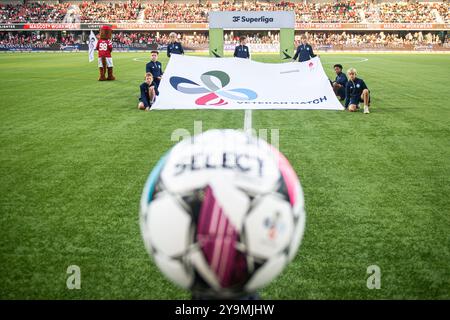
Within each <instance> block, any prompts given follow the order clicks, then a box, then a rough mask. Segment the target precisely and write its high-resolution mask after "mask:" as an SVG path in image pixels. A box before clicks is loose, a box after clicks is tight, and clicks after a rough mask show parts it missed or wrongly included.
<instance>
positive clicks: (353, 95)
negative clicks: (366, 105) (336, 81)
mask: <svg viewBox="0 0 450 320" xmlns="http://www.w3.org/2000/svg"><path fill="white" fill-rule="evenodd" d="M364 89H367V90H369V88H367V86H366V83H365V82H364V80H363V79H359V78H355V80H354V81H352V80H348V82H347V84H346V86H345V105H344V107H345V109H347V108H348V106H349V105H350V104H356V105H357V106H358V105H359V103H360V102H364V100H363V99H361V95H362V92H363V90H364ZM369 101H370V99H369Z"/></svg>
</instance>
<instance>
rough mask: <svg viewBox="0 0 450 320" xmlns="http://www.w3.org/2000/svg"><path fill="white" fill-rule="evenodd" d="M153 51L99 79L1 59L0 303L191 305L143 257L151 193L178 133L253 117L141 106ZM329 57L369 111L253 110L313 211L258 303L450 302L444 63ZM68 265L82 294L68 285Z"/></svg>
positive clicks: (449, 122) (30, 58)
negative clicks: (348, 74)
mask: <svg viewBox="0 0 450 320" xmlns="http://www.w3.org/2000/svg"><path fill="white" fill-rule="evenodd" d="M161 56H162V57H161V59H160V60H161V61H162V63H163V65H164V66H165V65H166V63H167V59H166V58H165V54H162V55H161ZM148 57H149V54H146V53H115V54H114V63H115V66H116V68H115V72H116V77H117V79H118V80H117V81H114V82H98V81H97V76H98V72H97V66H96V63H95V62H94V63H91V64H89V63H88V61H87V53H78V54H76V53H74V54H47V53H34V54H33V53H32V54H29V53H28V54H1V55H0V79H1V86H0V97H1V99H0V240H1V241H0V298H1V299H12V298H14V299H16V298H25V299H35V298H42V299H55V298H62V299H183V298H189V297H190V295H189V294H188V293H187V292H186V291H184V290H182V289H179V288H178V287H176V286H174V285H172V284H171V283H170V282H169V281H168V280H166V279H165V278H164V277H163V276H162V274H161V273H160V272H159V271H158V269H157V268H156V267H155V265H154V264H153V262H152V261H151V260H150V258H149V256H148V255H147V253H146V251H145V249H144V245H143V242H142V240H141V236H140V230H139V224H138V204H139V199H140V196H141V191H142V188H143V185H144V182H145V180H146V178H147V175H148V174H149V172H150V171H151V169H152V168H153V166H154V165H155V164H156V162H157V160H158V159H159V158H160V156H161V155H162V154H163V153H164V152H165V151H166V150H167V149H168V148H170V147H171V146H172V145H173V144H174V142H172V141H171V139H170V137H171V133H172V131H173V130H174V129H176V128H185V129H188V130H189V131H191V132H192V131H193V126H194V121H195V120H201V121H203V129H204V130H206V129H209V128H242V126H243V118H244V111H210V110H206V111H200V110H196V111H154V112H143V111H138V110H137V109H136V106H137V96H138V85H139V84H140V83H141V82H142V80H143V75H144V71H145V67H144V66H145V61H146V60H147V58H148ZM255 60H259V61H265V62H277V61H278V57H277V56H275V55H255ZM321 60H322V62H323V64H324V67H325V68H326V72H327V73H328V74H329V76H330V77H332V76H333V70H332V65H333V63H342V64H343V65H344V68H348V67H350V66H354V67H356V68H357V70H358V72H359V74H360V76H361V77H362V78H363V79H364V80H365V81H366V83H367V84H368V86H369V88H370V89H371V92H372V94H373V100H372V102H373V103H372V106H373V107H372V109H371V114H370V115H364V114H362V113H355V114H351V113H348V112H337V111H308V110H305V111H287V110H284V111H283V110H282V111H264V110H256V111H254V112H253V125H254V127H255V128H256V129H268V130H269V132H270V129H279V134H280V149H281V151H282V152H283V153H284V154H285V155H286V156H287V158H288V159H289V160H290V162H291V164H292V165H293V167H294V168H295V170H296V171H297V173H298V175H299V177H300V179H301V182H302V186H303V189H304V192H305V200H306V209H307V222H306V232H305V236H304V240H303V243H302V245H301V247H300V250H299V253H298V255H297V256H296V258H295V260H294V261H293V263H291V264H290V265H289V266H288V267H287V268H286V269H285V270H284V272H283V273H282V275H281V276H279V277H278V278H277V279H276V280H275V281H274V282H273V283H272V284H271V285H269V286H268V287H267V288H265V289H264V290H263V291H262V293H261V294H262V297H263V298H265V299H270V298H273V299H406V298H408V299H419V298H433V299H434V298H437V299H449V298H450V268H449V265H450V238H449V235H450V214H449V213H450V212H449V211H450V210H449V209H450V202H449V194H450V85H449V84H450V67H449V66H450V55H439V54H435V55H427V54H423V55H419V54H416V55H412V54H366V55H364V54H323V55H321ZM69 265H78V266H80V268H81V290H68V289H67V288H66V279H67V277H68V275H67V274H66V269H67V267H68V266H69ZM370 265H378V266H379V267H380V268H381V289H379V290H369V289H368V288H367V286H366V281H367V278H368V277H369V274H367V267H368V266H370Z"/></svg>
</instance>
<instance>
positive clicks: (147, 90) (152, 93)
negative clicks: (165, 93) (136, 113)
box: [138, 72, 159, 111]
mask: <svg viewBox="0 0 450 320" xmlns="http://www.w3.org/2000/svg"><path fill="white" fill-rule="evenodd" d="M139 88H140V89H141V97H140V98H139V104H138V109H139V110H145V111H149V110H150V108H151V107H152V104H153V102H154V101H155V98H156V96H157V95H159V91H158V88H157V86H156V83H155V82H154V81H153V75H152V74H151V73H150V72H147V73H146V74H145V82H143V83H142V84H141V85H140V86H139Z"/></svg>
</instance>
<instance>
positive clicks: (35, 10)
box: [0, 0, 450, 23]
mask: <svg viewBox="0 0 450 320" xmlns="http://www.w3.org/2000/svg"><path fill="white" fill-rule="evenodd" d="M74 6H75V7H78V8H79V13H78V14H79V16H80V21H81V22H102V23H104V22H131V21H133V22H137V21H138V17H141V18H140V19H139V22H170V23H173V22H177V23H195V22H207V21H208V11H215V10H218V11H225V10H230V11H236V10H245V11H276V10H290V11H292V10H293V11H295V14H296V20H297V21H299V22H310V23H338V22H341V23H343V22H346V23H367V22H384V23H412V22H413V23H433V22H443V23H449V22H450V13H449V8H448V7H449V5H448V3H447V2H446V1H444V2H395V3H390V2H386V3H373V2H367V1H366V2H355V1H335V2H326V3H319V2H306V3H305V2H296V3H294V2H285V1H280V2H242V3H235V2H230V1H222V2H220V3H211V2H200V3H198V2H197V1H191V2H186V3H181V2H180V1H179V2H176V3H175V2H164V3H158V2H140V1H136V0H130V1H123V2H119V1H117V2H99V1H97V2H93V1H89V2H88V1H83V2H61V3H59V2H53V3H51V2H48V3H47V2H42V3H37V2H27V3H25V4H23V3H2V4H1V5H0V23H7V22H11V23H20V22H63V20H64V17H65V15H66V13H67V11H68V9H69V7H74Z"/></svg>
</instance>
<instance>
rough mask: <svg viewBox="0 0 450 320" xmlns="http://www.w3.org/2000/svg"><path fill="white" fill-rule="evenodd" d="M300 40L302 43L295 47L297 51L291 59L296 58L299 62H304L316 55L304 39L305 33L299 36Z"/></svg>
mask: <svg viewBox="0 0 450 320" xmlns="http://www.w3.org/2000/svg"><path fill="white" fill-rule="evenodd" d="M301 41H302V43H301V44H300V45H299V46H298V47H297V51H296V52H295V55H294V57H293V58H292V60H294V61H296V60H297V58H298V61H299V62H304V61H308V60H310V59H311V58H314V57H315V56H316V55H315V54H314V52H313V48H312V47H311V45H309V44H308V42H307V41H306V35H302V36H301Z"/></svg>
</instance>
